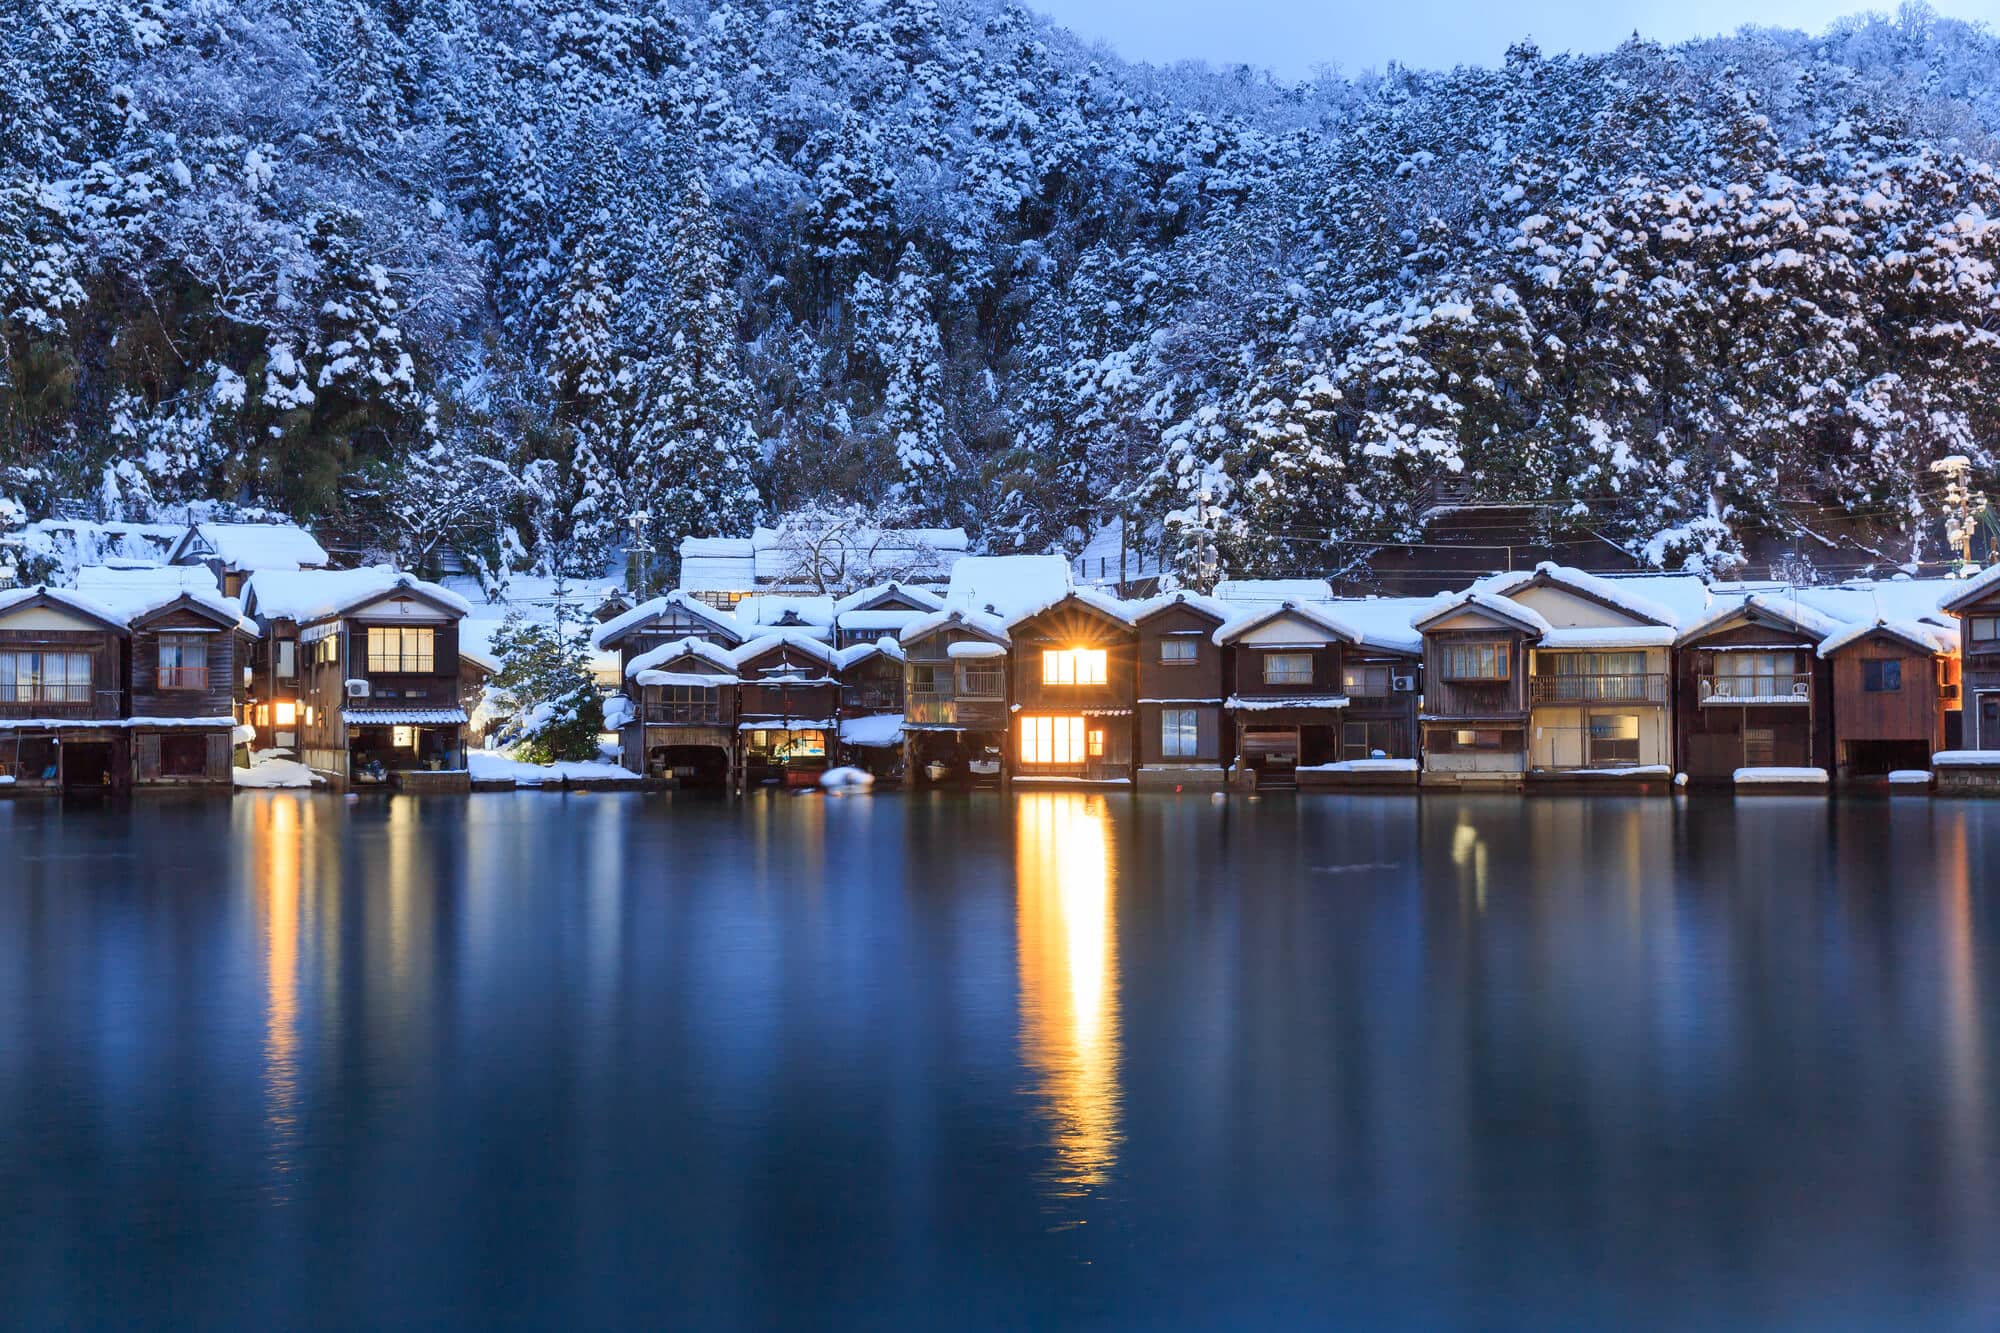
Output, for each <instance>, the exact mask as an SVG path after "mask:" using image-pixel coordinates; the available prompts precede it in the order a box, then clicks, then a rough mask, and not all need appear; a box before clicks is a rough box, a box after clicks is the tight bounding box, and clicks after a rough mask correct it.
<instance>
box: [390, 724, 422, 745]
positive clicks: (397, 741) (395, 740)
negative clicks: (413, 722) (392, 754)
mask: <svg viewBox="0 0 2000 1333" xmlns="http://www.w3.org/2000/svg"><path fill="white" fill-rule="evenodd" d="M389 744H391V745H393V746H395V747H396V748H397V749H398V750H414V749H416V748H417V729H416V728H415V727H392V728H390V730H389Z"/></svg>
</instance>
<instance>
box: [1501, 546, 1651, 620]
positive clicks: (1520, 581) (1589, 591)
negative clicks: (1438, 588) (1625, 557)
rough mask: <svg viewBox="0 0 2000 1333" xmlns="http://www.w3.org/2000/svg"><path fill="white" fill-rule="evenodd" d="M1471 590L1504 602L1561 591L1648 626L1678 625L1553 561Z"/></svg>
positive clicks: (1642, 599) (1639, 597)
mask: <svg viewBox="0 0 2000 1333" xmlns="http://www.w3.org/2000/svg"><path fill="white" fill-rule="evenodd" d="M1473 587H1475V588H1477V589H1479V590H1480V591H1482V592H1488V593H1492V594H1493V595H1495V596H1497V597H1507V598H1512V597H1513V596H1514V595H1515V594H1516V593H1521V592H1526V591H1527V590H1528V589H1530V588H1560V589H1562V590H1563V591H1564V592H1568V593H1572V594H1574V595H1575V596H1578V597H1581V598H1583V599H1585V600H1586V601H1591V602H1595V603H1597V604H1598V605H1599V606H1602V607H1604V608H1606V609H1607V610H1611V611H1616V612H1618V613H1619V614H1620V615H1625V616H1630V617H1631V618H1632V619H1634V620H1640V621H1644V622H1646V623H1647V624H1650V625H1667V626H1671V625H1674V624H1676V623H1677V618H1676V617H1675V615H1674V613H1673V611H1671V610H1670V609H1668V608H1667V607H1665V606H1662V605H1661V604H1660V603H1658V602H1656V601H1654V600H1653V599H1652V598H1650V597H1647V596H1645V595H1644V594H1642V593H1640V592H1638V591H1636V590H1633V589H1627V588H1620V587H1619V586H1618V585H1617V584H1616V583H1615V582H1613V581H1612V580H1611V579H1605V578H1599V577H1598V576H1597V575H1595V574H1589V573H1586V572H1584V571H1583V570H1581V569H1573V568H1571V567H1570V566H1568V565H1558V564H1556V563H1555V562H1554V561H1552V560H1544V561H1542V562H1541V563H1540V564H1538V565H1536V566H1535V567H1534V568H1533V569H1532V570H1519V571H1515V572H1512V573H1507V574H1491V575H1488V576H1487V577H1486V578H1483V579H1481V580H1479V581H1478V582H1477V583H1475V584H1474V585H1473ZM1545 618H1546V617H1545Z"/></svg>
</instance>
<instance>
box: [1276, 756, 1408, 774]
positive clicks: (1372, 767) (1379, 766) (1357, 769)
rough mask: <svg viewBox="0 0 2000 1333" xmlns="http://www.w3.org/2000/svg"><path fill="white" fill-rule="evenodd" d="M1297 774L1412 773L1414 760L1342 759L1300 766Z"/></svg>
mask: <svg viewBox="0 0 2000 1333" xmlns="http://www.w3.org/2000/svg"><path fill="white" fill-rule="evenodd" d="M1293 771H1294V772H1297V773H1414V772H1416V771H1417V761H1416V760H1414V759H1342V760H1340V761H1339V762H1338V763H1332V764H1300V765H1299V766H1298V767H1297V768H1296V769H1294V770H1293Z"/></svg>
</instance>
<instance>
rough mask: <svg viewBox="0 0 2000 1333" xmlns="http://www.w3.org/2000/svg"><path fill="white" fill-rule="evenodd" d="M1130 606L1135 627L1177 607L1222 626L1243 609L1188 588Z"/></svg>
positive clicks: (1132, 603)
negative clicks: (1205, 617)
mask: <svg viewBox="0 0 2000 1333" xmlns="http://www.w3.org/2000/svg"><path fill="white" fill-rule="evenodd" d="M1128 606H1129V608H1130V610H1131V614H1132V623H1133V624H1135V625H1141V624H1144V623H1145V622H1146V621H1148V620H1151V619H1152V618H1153V617H1154V616H1157V615H1161V614H1163V613H1164V612H1167V611H1171V610H1173V609H1174V608H1175V607H1181V608H1183V609H1185V610H1188V611H1193V612H1194V613H1196V614H1197V615H1203V616H1207V617H1208V618H1209V619H1210V620H1213V621H1214V622H1215V623H1216V624H1218V625H1221V624H1225V623H1227V622H1228V620H1229V619H1230V618H1231V617H1232V616H1235V615H1237V614H1238V613H1239V612H1241V611H1242V609H1243V608H1242V607H1240V606H1232V605H1230V604H1229V603H1228V602H1225V601H1223V600H1222V599H1221V598H1220V597H1207V596H1204V595H1202V594H1201V593H1198V592H1193V591H1190V590H1189V589H1186V588H1178V589H1176V590H1174V591H1173V592H1163V593H1161V594H1159V595H1158V596H1157V597H1148V598H1146V599H1144V600H1143V601H1138V602H1131V603H1128Z"/></svg>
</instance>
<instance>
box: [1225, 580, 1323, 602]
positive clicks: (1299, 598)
mask: <svg viewBox="0 0 2000 1333" xmlns="http://www.w3.org/2000/svg"><path fill="white" fill-rule="evenodd" d="M1214 595H1215V596H1216V597H1217V598H1218V599H1220V600H1221V601H1225V602H1324V601H1326V600H1328V599H1329V598H1331V597H1332V596H1333V588H1332V587H1331V585H1329V584H1328V583H1327V581H1326V580H1325V579H1224V580H1223V581H1222V582H1220V583H1218V584H1216V585H1215V594H1214Z"/></svg>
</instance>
